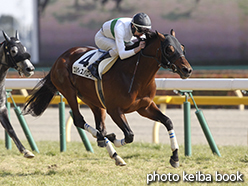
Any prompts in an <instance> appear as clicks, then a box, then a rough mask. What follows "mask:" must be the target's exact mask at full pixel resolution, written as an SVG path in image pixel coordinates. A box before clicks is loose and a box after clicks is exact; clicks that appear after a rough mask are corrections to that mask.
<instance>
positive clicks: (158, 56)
mask: <svg viewBox="0 0 248 186" xmlns="http://www.w3.org/2000/svg"><path fill="white" fill-rule="evenodd" d="M183 48H184V47H183V46H182V45H181V44H180V43H179V42H178V40H177V39H176V38H175V32H174V31H173V30H172V31H171V34H165V35H163V34H161V33H159V32H150V33H147V34H146V47H145V49H144V50H143V51H141V52H140V53H138V54H136V55H135V56H133V57H130V58H128V59H125V60H120V59H118V60H117V61H116V62H115V64H114V65H113V66H112V67H111V69H110V70H109V71H108V72H107V73H105V74H104V75H103V78H102V87H103V92H104V98H105V107H104V106H103V105H102V104H101V102H100V101H99V99H98V96H97V93H96V88H95V82H94V81H93V80H91V79H87V78H83V77H80V76H77V75H75V74H73V73H72V65H73V63H74V62H75V61H76V60H77V59H78V58H79V57H80V56H82V55H83V54H84V53H86V52H88V51H90V50H92V49H93V48H91V47H75V48H71V49H69V50H67V51H66V52H65V53H63V54H62V55H61V56H60V57H59V58H58V59H57V61H56V62H55V63H54V65H53V67H52V68H51V71H50V72H49V74H48V75H47V76H46V77H45V78H43V79H42V80H41V82H40V83H39V84H38V85H37V86H38V87H39V89H38V90H36V91H35V92H34V94H33V95H32V96H31V98H30V99H29V101H28V102H27V103H26V105H25V107H24V112H26V113H31V114H32V115H34V116H38V115H40V114H42V113H43V111H44V110H45V109H46V108H47V106H48V104H49V103H50V101H51V99H52V98H53V96H54V95H55V93H56V92H57V91H59V92H61V93H62V95H63V96H64V97H65V98H66V99H67V101H68V103H69V105H70V107H71V109H72V112H73V121H74V125H75V126H77V127H80V128H82V129H85V130H87V131H88V132H90V133H91V134H92V135H93V136H95V137H97V140H98V145H99V146H103V145H102V144H101V141H103V140H104V136H106V134H107V132H106V127H105V123H104V120H105V114H106V111H107V113H108V114H109V115H110V116H111V118H112V120H113V121H114V122H115V123H116V124H117V125H118V127H119V128H120V129H121V130H122V131H123V133H124V136H125V138H124V139H122V140H117V139H116V138H115V135H107V138H109V139H110V138H112V139H110V141H112V142H113V143H114V145H115V146H117V147H120V146H123V145H125V144H126V143H131V142H132V141H133V139H134V134H133V132H132V130H131V128H130V126H129V124H128V122H127V120H126V117H125V115H124V114H125V113H130V112H134V111H137V112H138V113H139V114H140V115H141V116H144V117H147V118H150V119H152V120H154V121H160V122H161V123H162V124H163V125H164V126H165V127H166V128H167V130H168V133H169V136H170V141H171V149H172V152H173V153H172V156H171V159H170V163H171V165H172V166H173V167H178V166H179V158H178V144H177V140H176V136H175V132H174V130H173V124H172V122H171V120H170V119H169V118H168V117H167V116H165V115H164V114H162V112H161V111H160V110H159V109H158V107H157V106H156V104H155V103H154V102H153V98H154V96H155V93H156V84H155V74H156V72H157V71H158V70H159V68H160V66H162V67H164V68H170V69H172V71H173V72H175V73H178V74H179V75H180V77H181V78H183V79H185V78H188V77H189V76H190V75H191V73H192V68H191V66H190V64H189V63H188V61H187V60H186V58H185V56H184V51H183ZM135 69H136V70H135ZM134 71H135V73H134ZM134 75H135V76H134ZM133 77H134V78H133ZM131 82H132V83H131ZM77 97H79V98H80V99H81V100H82V101H83V102H84V103H86V104H87V105H88V106H89V107H90V108H91V110H92V112H93V114H94V117H95V123H96V129H95V128H93V127H91V126H90V125H88V124H87V123H86V122H85V120H84V118H83V116H82V115H81V114H80V112H79V108H78V102H77ZM105 108H106V109H105ZM141 127H142V126H141Z"/></svg>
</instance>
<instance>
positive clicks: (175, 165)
mask: <svg viewBox="0 0 248 186" xmlns="http://www.w3.org/2000/svg"><path fill="white" fill-rule="evenodd" d="M170 164H171V166H172V167H174V168H177V167H179V161H175V160H173V159H172V158H171V159H170Z"/></svg>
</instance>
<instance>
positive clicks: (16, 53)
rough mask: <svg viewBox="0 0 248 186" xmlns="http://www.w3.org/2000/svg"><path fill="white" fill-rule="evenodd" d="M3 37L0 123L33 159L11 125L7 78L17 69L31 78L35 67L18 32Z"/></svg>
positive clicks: (0, 62) (1, 44)
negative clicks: (9, 73) (7, 104)
mask: <svg viewBox="0 0 248 186" xmlns="http://www.w3.org/2000/svg"><path fill="white" fill-rule="evenodd" d="M3 36H4V38H5V41H3V42H2V43H0V122H1V124H2V126H3V128H4V129H5V130H6V131H7V133H8V134H9V136H10V137H11V138H12V140H13V141H14V142H15V144H16V146H17V148H18V150H19V151H20V152H21V153H22V154H24V157H26V158H33V157H34V154H33V153H31V152H30V151H29V150H27V149H25V147H24V146H23V145H22V143H21V142H20V140H19V139H18V137H17V135H16V133H15V131H14V129H13V128H12V126H11V124H10V121H9V118H8V110H7V108H6V106H5V104H6V90H5V78H6V75H7V72H8V69H9V68H15V69H16V70H17V71H18V72H19V75H20V76H22V75H25V76H26V77H30V76H32V75H33V74H34V66H33V65H32V63H31V62H30V54H29V53H28V52H27V51H26V48H25V47H24V46H23V45H22V44H21V42H20V40H19V34H18V32H17V31H16V36H15V37H11V38H10V37H9V36H8V35H7V34H6V33H5V32H4V31H3Z"/></svg>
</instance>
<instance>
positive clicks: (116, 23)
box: [88, 13, 151, 79]
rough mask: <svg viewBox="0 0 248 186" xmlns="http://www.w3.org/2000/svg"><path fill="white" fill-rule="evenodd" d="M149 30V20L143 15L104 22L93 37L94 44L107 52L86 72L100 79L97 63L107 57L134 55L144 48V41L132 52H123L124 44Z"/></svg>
mask: <svg viewBox="0 0 248 186" xmlns="http://www.w3.org/2000/svg"><path fill="white" fill-rule="evenodd" d="M150 29H151V20H150V18H149V16H148V15H147V14H145V13H138V14H135V15H134V16H133V18H117V19H112V20H110V21H107V22H105V23H104V24H103V26H102V28H101V29H100V30H99V31H98V32H97V33H96V35H95V43H96V45H97V46H98V47H99V48H100V49H102V50H105V51H107V52H105V53H103V54H102V55H101V56H100V57H99V59H97V60H96V61H95V62H94V63H93V64H91V65H90V66H89V67H88V70H89V71H90V72H91V74H92V75H93V76H94V77H96V78H97V79H100V77H99V74H98V65H99V63H100V62H101V61H102V60H104V59H106V58H108V57H116V56H118V55H119V57H120V58H121V59H126V58H128V57H131V56H133V55H135V54H136V53H138V52H139V51H140V50H141V49H143V48H144V47H145V41H141V42H140V43H139V46H138V47H136V48H134V49H132V50H125V44H127V43H130V42H132V40H133V36H135V37H136V38H139V37H141V36H142V35H143V34H144V33H146V32H148V31H149V30H150Z"/></svg>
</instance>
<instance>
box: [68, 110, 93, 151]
mask: <svg viewBox="0 0 248 186" xmlns="http://www.w3.org/2000/svg"><path fill="white" fill-rule="evenodd" d="M69 113H70V115H71V117H72V118H73V113H72V111H71V110H70V111H69ZM76 128H77V131H78V133H79V135H80V137H81V139H82V141H83V143H84V146H85V148H86V150H87V151H90V152H92V153H94V150H93V148H92V146H91V144H90V141H89V139H88V137H87V136H86V134H85V132H84V130H83V129H81V128H79V127H76Z"/></svg>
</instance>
